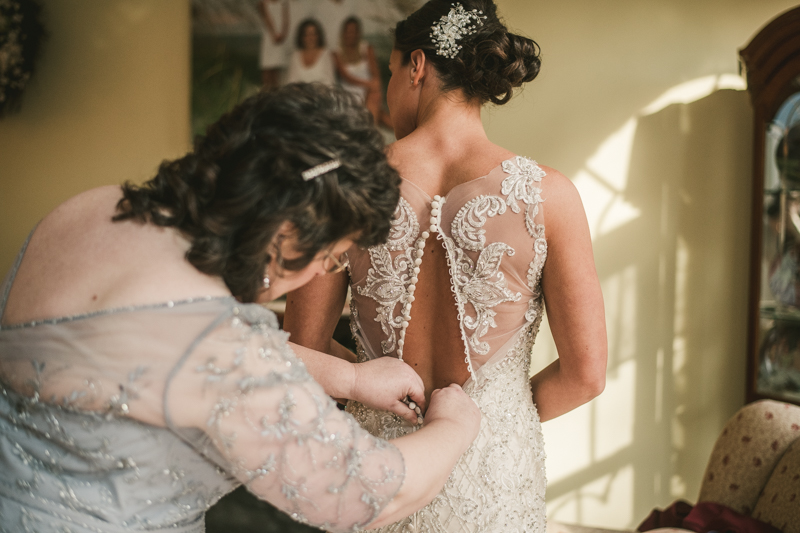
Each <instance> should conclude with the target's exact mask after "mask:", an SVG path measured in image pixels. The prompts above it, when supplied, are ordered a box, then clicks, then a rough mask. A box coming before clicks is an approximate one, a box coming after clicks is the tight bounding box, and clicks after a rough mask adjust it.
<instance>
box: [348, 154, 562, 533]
mask: <svg viewBox="0 0 800 533" xmlns="http://www.w3.org/2000/svg"><path fill="white" fill-rule="evenodd" d="M544 176H545V172H544V171H543V170H542V169H541V168H540V167H539V166H538V165H537V164H536V162H534V161H532V160H530V159H527V158H524V157H514V158H512V159H509V160H507V161H504V162H503V163H502V164H501V165H499V166H498V167H496V168H495V169H494V170H492V171H491V172H490V173H489V174H488V175H486V176H483V177H481V178H477V179H474V180H471V181H468V182H466V183H463V184H460V185H458V186H456V187H455V188H453V189H452V190H451V191H450V192H449V193H448V194H447V196H445V197H444V198H442V199H437V200H436V203H434V207H433V208H432V206H431V204H432V202H433V201H434V199H432V198H430V197H429V196H428V195H427V194H426V193H425V192H424V191H422V189H420V188H419V187H417V186H416V185H414V184H413V183H412V182H410V181H406V180H404V181H403V183H402V185H401V199H400V202H399V205H398V207H397V210H396V212H395V217H394V220H393V223H392V230H391V234H390V237H389V240H388V242H387V243H386V244H383V245H379V246H374V247H371V248H369V249H364V250H362V249H358V248H356V247H353V248H351V250H350V251H348V255H349V259H350V276H351V289H352V304H351V307H352V322H351V326H352V330H353V334H354V336H355V337H356V340H357V342H358V357H359V360H360V361H364V360H369V359H374V358H376V357H383V356H393V357H397V355H398V346H399V345H401V343H400V341H401V339H402V338H403V336H404V334H405V331H404V330H405V328H406V327H407V326H408V321H409V320H413V316H412V318H410V319H409V318H408V316H404V315H408V313H407V312H405V310H406V306H407V305H409V302H410V301H413V298H412V299H411V300H409V297H410V296H411V295H412V294H413V292H414V290H415V289H418V290H419V291H423V290H425V287H424V286H419V287H415V286H413V285H415V280H416V274H417V273H418V272H419V270H416V271H415V268H419V267H418V264H415V261H417V252H416V251H417V250H418V249H421V248H423V247H424V243H425V240H426V236H427V238H428V239H438V240H440V241H441V243H442V246H443V248H444V250H445V251H446V254H447V262H448V265H449V270H450V280H451V288H452V292H453V294H454V304H455V307H456V310H457V312H458V318H459V323H460V330H461V331H460V333H461V338H462V339H463V341H464V353H465V359H466V363H467V365H468V368H469V372H470V377H469V379H468V380H467V382H466V383H465V384H464V390H465V391H466V392H467V394H469V395H470V397H472V399H473V400H475V402H476V403H477V405H478V407H479V408H480V410H481V413H482V419H481V427H480V433H479V435H478V437H477V439H476V440H475V442H474V443H473V444H472V446H470V448H469V449H468V450H467V452H466V453H465V454H464V455H463V456H462V457H461V459H460V460H459V461H458V463H457V464H456V466H455V468H454V470H453V472H452V474H451V475H450V478H449V479H448V481H447V483H446V485H445V487H444V489H443V490H442V491H441V492H440V493H439V494H438V495H437V496H436V498H435V499H434V500H433V501H432V502H431V503H430V504H429V505H428V506H427V507H425V508H423V509H421V510H420V511H418V512H416V513H415V514H413V515H411V516H410V517H408V518H406V519H404V520H402V521H400V522H397V523H395V524H392V525H389V526H386V527H384V528H381V529H380V531H382V532H393V533H394V532H397V533H400V532H404V533H406V532H407V533H412V532H431V533H444V532H453V533H455V532H474V533H478V532H481V533H489V532H491V533H501V532H502V533H514V532H519V533H522V532H525V533H534V532H542V533H544V531H545V499H544V498H545V485H546V479H545V465H544V460H545V453H544V445H543V441H542V433H541V426H540V423H539V416H538V414H537V411H536V407H535V405H534V404H533V400H532V396H531V388H530V381H529V376H528V373H529V368H530V355H531V348H532V346H533V342H534V339H535V337H536V333H537V331H538V328H539V324H540V322H541V318H542V312H543V298H542V291H541V283H540V279H541V273H542V268H543V266H544V262H545V259H546V256H547V242H546V240H545V233H544V212H543V210H542V203H543V200H542V198H541V187H540V185H541V180H542V178H543V177H544ZM437 204H438V205H437ZM421 221H422V222H421ZM428 222H429V223H428ZM421 223H422V228H421V227H420V224H421ZM420 259H421V258H420ZM422 261H424V259H422ZM404 321H405V322H406V324H405V325H404V324H403V323H404ZM401 352H402V350H401ZM347 411H348V412H350V413H352V414H353V415H354V416H355V418H356V420H358V421H359V423H360V424H361V425H362V426H363V427H364V428H365V429H367V430H368V431H369V432H370V433H372V434H373V435H375V436H380V437H383V438H387V439H391V438H394V437H398V436H401V435H404V434H407V433H409V432H411V431H414V430H415V429H416V427H413V426H410V425H408V423H406V422H404V421H403V420H402V419H401V418H399V417H398V416H396V415H394V414H392V413H389V412H385V411H376V410H374V409H371V408H368V407H366V406H364V405H363V404H360V403H357V402H352V401H351V402H350V403H348V405H347Z"/></svg>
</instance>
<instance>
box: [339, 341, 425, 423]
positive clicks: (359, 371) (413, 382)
mask: <svg viewBox="0 0 800 533" xmlns="http://www.w3.org/2000/svg"><path fill="white" fill-rule="evenodd" d="M353 366H354V367H355V378H354V380H353V390H352V392H351V394H350V395H349V396H348V397H349V398H351V399H353V400H356V401H358V402H361V403H363V404H364V405H366V406H367V407H372V408H373V409H380V410H382V411H390V412H392V413H395V414H397V415H399V416H401V417H403V418H404V419H406V420H408V421H409V422H411V423H412V424H416V423H417V413H416V412H414V409H413V408H410V407H409V406H408V404H406V403H403V400H405V399H406V397H409V398H411V401H412V402H414V403H416V404H417V405H418V406H419V407H420V408H421V409H422V410H423V411H424V409H425V388H424V385H423V383H422V378H420V377H419V375H418V374H417V373H416V372H414V369H413V368H411V367H410V366H408V365H407V364H406V363H404V362H403V361H401V360H399V359H395V358H394V357H379V358H377V359H373V360H372V361H366V362H364V363H355V364H354V365H353Z"/></svg>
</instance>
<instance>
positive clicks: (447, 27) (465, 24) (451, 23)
mask: <svg viewBox="0 0 800 533" xmlns="http://www.w3.org/2000/svg"><path fill="white" fill-rule="evenodd" d="M450 5H451V6H452V7H451V8H450V12H449V13H447V15H444V16H442V18H440V19H439V20H438V21H437V22H434V23H433V26H431V33H430V37H431V40H432V41H433V44H435V45H436V55H440V56H444V57H447V58H449V59H453V58H454V57H456V56H457V55H458V52H459V51H460V50H461V48H462V47H461V45H460V44H458V43H457V41H460V40H461V39H463V38H464V37H466V36H467V35H472V34H473V33H475V32H476V31H478V26H483V21H484V20H485V19H486V16H485V15H484V14H483V11H478V10H477V9H473V10H472V11H467V10H465V9H464V6H463V5H461V3H456V4H450Z"/></svg>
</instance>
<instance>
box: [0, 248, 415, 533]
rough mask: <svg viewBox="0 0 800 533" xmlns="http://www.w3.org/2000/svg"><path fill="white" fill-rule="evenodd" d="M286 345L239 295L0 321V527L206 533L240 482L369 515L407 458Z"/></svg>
mask: <svg viewBox="0 0 800 533" xmlns="http://www.w3.org/2000/svg"><path fill="white" fill-rule="evenodd" d="M21 257H22V255H20V258H21ZM18 265H19V263H18ZM15 270H16V267H15ZM13 274H14V270H12V274H11V275H10V276H9V278H8V280H7V281H6V283H5V284H4V286H0V319H2V315H3V309H4V307H5V300H6V299H7V297H8V292H9V290H10V287H11V283H12V282H13V277H14V275H13ZM287 339H288V335H287V334H286V333H284V332H282V331H280V330H278V323H277V320H276V318H275V316H274V315H273V314H272V313H271V312H270V311H267V310H266V309H264V308H262V307H261V306H258V305H254V304H249V305H245V304H240V303H237V302H236V301H235V300H234V299H233V298H232V297H228V298H198V299H191V300H186V301H182V302H165V303H163V304H156V305H150V306H136V307H130V308H123V309H114V310H108V311H101V312H97V313H90V314H85V315H79V316H75V317H65V318H57V319H47V320H40V321H36V322H29V323H26V324H19V325H4V324H0V464H1V465H2V468H0V532H2V533H5V532H9V533H11V532H15V533H16V532H36V533H49V532H53V533H55V532H65V531H69V532H71V533H123V532H130V531H148V532H163V533H166V532H167V531H169V532H171V533H201V532H202V531H204V530H205V527H204V514H205V511H206V510H207V508H208V507H209V506H210V505H211V504H213V503H214V502H215V501H216V500H218V499H219V498H220V497H221V496H223V495H224V494H225V493H227V492H229V491H231V490H233V488H235V487H236V486H237V485H239V484H245V485H247V487H248V489H249V490H250V491H251V492H253V493H254V494H256V495H257V496H259V497H261V498H263V499H266V500H269V501H270V502H271V503H273V504H274V505H276V506H277V507H279V508H280V509H282V510H284V511H285V512H287V513H289V514H290V515H291V516H292V517H293V518H295V519H296V520H300V521H303V522H307V523H309V524H312V525H315V526H317V527H322V528H325V529H327V530H329V531H356V530H360V529H361V528H363V527H364V526H365V525H367V524H369V523H370V522H371V521H372V520H373V519H374V518H375V517H377V515H378V514H379V513H380V511H381V510H382V509H383V508H384V507H385V506H386V504H387V503H388V502H389V501H390V500H391V499H392V497H393V496H394V495H395V494H396V492H397V491H398V490H399V488H400V486H401V485H402V482H403V478H404V474H405V470H404V464H403V457H402V455H401V453H400V452H399V450H397V448H395V447H394V446H393V445H392V444H390V443H387V442H385V441H382V440H379V439H376V438H374V437H373V436H371V435H369V434H368V433H367V432H366V431H364V430H363V429H362V428H361V427H360V426H359V425H358V424H357V423H356V421H355V420H354V419H353V418H352V417H351V416H349V415H346V414H344V413H342V412H341V411H339V409H337V408H336V406H335V404H334V403H333V401H332V400H331V399H330V398H329V397H328V396H327V395H326V394H325V392H324V391H323V390H322V388H321V387H320V386H319V385H318V384H317V383H315V382H314V381H313V380H312V379H311V377H310V376H309V374H308V372H307V371H306V369H305V366H304V365H303V363H302V361H300V360H299V359H298V358H297V357H295V356H294V354H293V353H292V352H291V350H290V349H289V347H288V345H287V343H286V341H287ZM198 415H199V416H198ZM187 420H198V421H199V422H197V423H193V425H186V424H182V423H181V421H187Z"/></svg>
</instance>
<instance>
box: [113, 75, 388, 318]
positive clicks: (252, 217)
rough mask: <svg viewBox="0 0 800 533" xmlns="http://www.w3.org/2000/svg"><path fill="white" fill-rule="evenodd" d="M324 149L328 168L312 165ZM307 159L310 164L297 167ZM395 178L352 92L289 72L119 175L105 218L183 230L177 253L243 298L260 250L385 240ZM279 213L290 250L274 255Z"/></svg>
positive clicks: (260, 273) (248, 294)
mask: <svg viewBox="0 0 800 533" xmlns="http://www.w3.org/2000/svg"><path fill="white" fill-rule="evenodd" d="M334 159H338V160H339V162H340V166H338V168H333V169H332V170H331V167H332V166H335V165H328V166H326V167H318V165H323V164H325V163H328V162H330V161H331V160H334ZM314 167H317V170H320V172H319V174H320V175H319V176H317V177H311V176H309V175H308V173H306V177H307V178H308V179H304V177H303V173H304V171H308V170H309V169H311V168H314ZM325 170H328V171H327V172H325ZM312 174H316V173H312ZM399 187H400V177H399V176H398V174H397V172H396V171H395V170H394V169H393V168H392V167H391V166H389V163H388V162H387V160H386V155H385V154H384V142H383V137H382V136H381V134H380V133H379V132H378V131H377V130H376V129H375V127H374V126H373V120H372V116H371V115H370V114H369V111H367V110H366V108H364V106H363V105H362V104H361V103H360V102H358V101H357V100H356V99H355V98H354V97H353V96H352V95H350V94H349V93H347V92H344V91H342V90H337V89H332V88H328V87H325V86H323V85H321V84H291V85H287V86H285V87H283V88H281V89H278V90H276V91H272V92H262V93H258V94H256V95H254V96H252V97H250V98H248V99H247V100H245V101H244V102H242V103H241V104H240V105H239V106H237V107H236V108H234V109H233V110H232V111H231V112H229V113H228V114H227V115H225V116H223V117H222V118H221V119H220V120H219V121H218V122H216V123H215V124H213V125H212V126H209V128H208V130H207V132H206V135H205V136H198V138H197V139H196V140H195V146H194V150H193V151H192V152H190V153H188V154H187V155H185V156H184V157H182V158H180V159H176V160H174V161H165V162H164V163H162V164H161V166H160V167H159V170H158V173H157V175H156V176H155V177H154V178H153V179H151V180H150V181H148V182H146V183H144V184H143V185H141V186H137V185H133V184H130V183H126V184H125V185H124V186H123V187H122V190H123V198H122V200H120V202H119V204H118V205H117V215H116V216H115V217H114V220H129V219H131V220H137V221H140V222H149V223H152V224H155V225H157V226H166V227H174V228H176V229H178V230H180V231H181V232H182V233H183V234H184V235H185V236H186V238H187V239H189V241H190V242H191V247H190V249H189V250H188V251H187V253H186V259H187V260H188V261H189V262H190V263H191V264H192V265H194V267H195V268H197V269H198V270H199V271H201V272H204V273H206V274H210V275H212V276H220V277H222V279H224V280H225V283H226V284H227V286H228V288H229V289H230V291H231V293H232V294H233V295H234V296H236V297H237V298H238V299H239V300H241V301H244V302H252V301H254V300H256V299H257V297H258V295H259V293H260V292H261V291H262V290H263V288H262V284H263V278H264V271H265V269H266V267H267V265H268V264H269V263H270V262H271V261H277V262H278V264H279V266H281V267H282V268H284V269H286V270H300V269H302V268H304V267H305V266H307V265H308V264H309V263H310V262H311V260H313V259H314V257H315V256H316V255H317V254H318V253H319V252H320V251H323V250H325V249H326V248H328V247H330V246H331V245H333V244H334V243H336V242H337V241H339V240H341V239H344V238H347V237H351V238H352V237H355V239H356V243H357V244H358V245H360V246H365V247H366V246H373V245H375V244H379V243H382V242H385V241H386V239H387V237H388V235H389V229H390V220H391V217H392V214H393V213H394V210H395V208H396V207H397V202H398V201H399V195H400V191H399ZM284 221H288V222H290V223H291V224H292V225H293V226H294V228H295V234H294V236H295V237H296V238H297V244H296V247H297V251H298V252H299V253H301V254H302V256H301V257H300V258H299V259H292V260H283V259H282V258H281V257H279V256H278V254H279V250H278V249H277V248H276V247H275V246H271V243H272V239H273V237H274V236H275V234H276V232H277V230H278V228H279V227H280V226H281V224H282V223H283V222H284Z"/></svg>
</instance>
